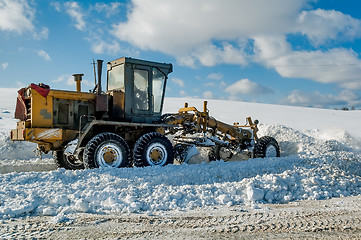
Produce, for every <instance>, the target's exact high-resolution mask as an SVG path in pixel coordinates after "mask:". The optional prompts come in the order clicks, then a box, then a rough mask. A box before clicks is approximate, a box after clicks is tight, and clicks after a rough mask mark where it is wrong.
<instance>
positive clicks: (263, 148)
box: [254, 136, 280, 158]
mask: <svg viewBox="0 0 361 240" xmlns="http://www.w3.org/2000/svg"><path fill="white" fill-rule="evenodd" d="M279 156H280V147H279V145H278V143H277V141H276V139H274V138H273V137H269V136H264V137H261V138H260V139H258V140H257V142H256V144H255V146H254V157H256V158H266V157H279Z"/></svg>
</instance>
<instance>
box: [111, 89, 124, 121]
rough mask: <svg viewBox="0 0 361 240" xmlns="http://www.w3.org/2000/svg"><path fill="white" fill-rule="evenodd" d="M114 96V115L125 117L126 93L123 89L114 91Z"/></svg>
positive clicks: (115, 116)
mask: <svg viewBox="0 0 361 240" xmlns="http://www.w3.org/2000/svg"><path fill="white" fill-rule="evenodd" d="M112 96H113V117H114V118H124V108H125V94H124V92H122V91H117V92H112Z"/></svg>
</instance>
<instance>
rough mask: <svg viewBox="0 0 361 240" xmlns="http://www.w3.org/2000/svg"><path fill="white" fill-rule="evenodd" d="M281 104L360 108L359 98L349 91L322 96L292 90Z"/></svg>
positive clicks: (320, 94)
mask: <svg viewBox="0 0 361 240" xmlns="http://www.w3.org/2000/svg"><path fill="white" fill-rule="evenodd" d="M281 103H283V104H290V105H296V106H304V107H325V106H340V107H345V106H348V107H352V106H360V105H361V98H360V97H359V96H358V95H357V94H356V93H354V92H352V91H350V90H344V91H342V92H341V93H339V94H338V95H332V94H322V93H320V92H318V91H315V92H302V91H299V90H294V91H293V92H292V93H291V94H290V95H288V96H287V97H286V98H285V99H283V100H282V101H281Z"/></svg>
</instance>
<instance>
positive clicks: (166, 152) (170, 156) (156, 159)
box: [133, 132, 174, 167]
mask: <svg viewBox="0 0 361 240" xmlns="http://www.w3.org/2000/svg"><path fill="white" fill-rule="evenodd" d="M152 155H153V156H152ZM133 160H134V165H135V166H136V167H144V166H164V165H167V164H170V163H173V161H174V152H173V146H172V143H171V142H170V141H169V139H168V138H167V137H166V136H164V135H163V134H160V133H157V132H151V133H146V134H144V135H143V136H141V137H140V138H139V139H138V141H137V142H136V143H135V145H134V149H133Z"/></svg>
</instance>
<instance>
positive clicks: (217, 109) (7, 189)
mask: <svg viewBox="0 0 361 240" xmlns="http://www.w3.org/2000/svg"><path fill="white" fill-rule="evenodd" d="M1 92H2V91H1V89H0V93H1ZM12 94H13V95H14V96H13V97H14V98H16V92H15V94H14V93H12ZM0 95H1V94H0ZM5 99H6V98H4V99H3V100H4V101H5ZM186 101H187V102H189V104H190V105H195V106H197V107H199V108H201V106H203V105H202V101H201V100H191V101H189V100H188V99H167V101H166V105H165V110H164V112H176V111H177V110H178V108H179V107H182V106H183V104H184V102H186ZM1 104H3V105H1V106H0V173H3V174H0V182H1V185H0V219H1V218H12V217H19V216H24V215H49V216H54V217H53V219H52V221H53V222H61V221H64V220H66V219H67V216H68V214H71V213H78V212H87V213H129V212H143V213H144V212H145V213H148V214H151V213H153V212H154V211H167V210H187V209H193V208H198V207H208V206H217V205H236V204H237V205H240V206H242V207H244V206H254V205H255V204H262V203H267V202H272V203H283V202H289V201H295V200H302V199H325V198H331V197H339V196H349V195H357V194H361V150H360V142H359V139H361V127H360V125H359V124H358V121H359V119H360V117H361V112H360V111H352V112H342V111H334V110H322V109H307V108H294V107H288V106H276V105H267V104H255V103H242V102H226V101H217V100H212V101H210V102H209V108H210V113H211V115H213V116H215V117H216V118H217V119H219V120H222V121H225V122H227V123H233V122H242V121H243V120H244V119H245V117H246V116H252V117H253V119H259V120H260V121H261V123H262V124H261V125H260V133H259V135H260V136H263V135H269V136H273V137H275V138H276V139H277V140H278V142H279V144H280V147H281V150H282V152H281V158H270V159H250V160H248V161H239V162H222V161H217V162H211V163H209V164H205V163H203V164H194V165H170V166H166V167H146V168H129V169H128V168H126V169H93V170H84V171H67V170H64V169H59V170H54V169H55V165H54V163H53V162H52V159H51V157H50V156H47V159H46V160H45V161H40V160H39V159H37V158H36V157H35V155H34V152H33V150H34V149H35V148H36V146H35V145H34V144H31V143H23V142H20V143H19V142H15V143H13V142H10V141H9V135H8V134H9V130H10V129H11V128H14V127H15V126H16V120H14V119H13V118H12V116H13V113H14V107H15V103H14V104H10V103H9V102H3V101H2V102H1ZM225 104H227V108H225V107H224V106H225ZM235 109H238V110H239V112H240V113H236V114H235ZM242 114H247V115H242ZM265 123H267V124H265ZM197 157H198V158H199V157H203V160H205V156H204V155H203V156H197ZM27 171H31V172H27Z"/></svg>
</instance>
